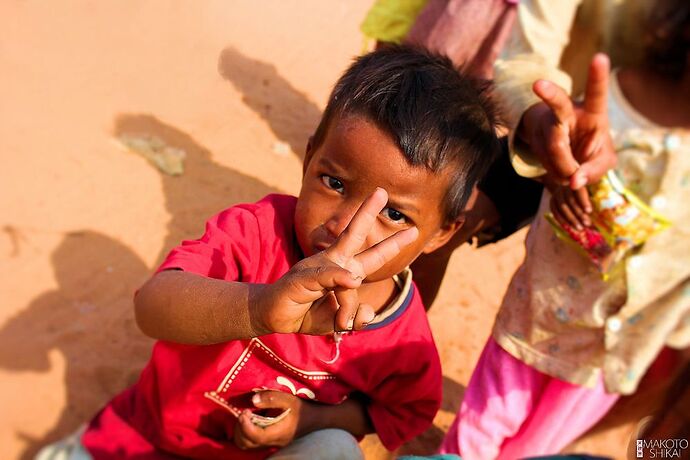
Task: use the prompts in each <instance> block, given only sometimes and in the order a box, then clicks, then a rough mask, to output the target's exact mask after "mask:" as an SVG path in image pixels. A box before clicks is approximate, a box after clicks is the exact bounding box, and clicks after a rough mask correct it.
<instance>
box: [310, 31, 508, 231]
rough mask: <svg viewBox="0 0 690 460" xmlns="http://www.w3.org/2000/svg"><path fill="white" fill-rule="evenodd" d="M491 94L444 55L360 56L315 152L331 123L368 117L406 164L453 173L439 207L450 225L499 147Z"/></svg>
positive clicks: (404, 49)
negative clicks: (390, 139)
mask: <svg viewBox="0 0 690 460" xmlns="http://www.w3.org/2000/svg"><path fill="white" fill-rule="evenodd" d="M489 89H490V83H489V82H487V81H484V80H478V79H476V78H472V77H469V76H467V75H465V74H464V73H463V72H462V70H460V69H456V68H454V67H453V64H452V62H451V61H450V59H448V58H446V57H442V56H437V55H433V54H431V53H429V52H427V51H423V50H421V49H418V48H413V47H409V46H397V45H396V46H389V47H386V48H384V49H381V50H377V51H374V52H371V53H369V54H366V55H364V56H361V57H359V58H357V59H356V60H355V62H354V63H353V64H352V66H350V68H349V69H348V70H347V71H346V72H345V74H344V75H343V76H342V77H341V78H340V80H338V82H337V83H336V85H335V87H334V88H333V92H332V93H331V96H330V98H329V100H328V105H327V106H326V110H325V111H324V114H323V117H322V118H321V122H320V123H319V126H318V128H317V129H316V132H315V133H314V136H313V138H312V148H317V147H318V146H319V145H320V144H321V143H322V142H323V140H324V138H325V137H326V131H327V130H328V128H329V125H330V123H331V121H332V120H333V119H334V118H336V117H342V116H346V115H357V116H362V117H365V118H366V119H368V120H370V121H372V122H373V123H375V124H376V125H377V126H378V127H379V128H380V129H383V130H384V131H387V132H388V133H390V134H391V135H392V136H393V138H394V139H395V140H396V142H397V143H398V145H399V146H400V149H401V150H402V152H403V154H404V156H405V158H407V161H408V162H409V163H410V164H412V165H414V166H425V167H426V168H428V169H429V170H431V171H433V172H440V171H441V170H444V169H445V168H446V167H448V166H450V167H451V169H450V171H452V177H451V178H450V179H451V182H450V186H449V188H448V190H447V192H446V196H445V199H444V203H443V208H442V210H443V212H444V217H445V218H444V224H449V223H451V222H453V221H454V220H455V219H456V218H457V217H458V216H459V215H460V213H461V212H462V211H463V209H464V207H465V204H466V203H467V200H468V199H469V197H470V193H471V192H472V187H474V185H475V184H476V183H477V181H479V180H480V179H481V178H482V177H483V176H484V174H485V173H486V171H487V170H488V168H489V166H490V165H491V163H492V162H493V161H494V160H495V159H496V158H497V157H498V154H499V151H500V148H501V147H500V143H499V140H498V137H497V135H496V133H495V129H496V127H497V123H498V121H497V119H498V117H497V114H496V109H495V106H494V104H493V102H492V101H491V99H490V97H489V94H488V93H489Z"/></svg>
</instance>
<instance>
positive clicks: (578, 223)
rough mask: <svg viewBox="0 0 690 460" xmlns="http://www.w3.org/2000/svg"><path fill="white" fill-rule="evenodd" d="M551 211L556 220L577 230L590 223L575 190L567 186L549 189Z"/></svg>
mask: <svg viewBox="0 0 690 460" xmlns="http://www.w3.org/2000/svg"><path fill="white" fill-rule="evenodd" d="M550 207H551V212H552V213H553V216H554V217H555V218H556V220H557V221H558V222H562V223H566V224H568V225H570V226H572V227H574V228H575V229H577V230H582V229H583V228H584V227H589V226H590V225H592V221H591V219H590V218H589V215H588V214H587V213H586V212H585V210H584V209H583V208H582V206H581V204H580V202H579V201H578V199H577V195H576V192H575V191H573V190H572V189H570V188H568V187H563V186H556V187H554V188H552V189H551V202H550Z"/></svg>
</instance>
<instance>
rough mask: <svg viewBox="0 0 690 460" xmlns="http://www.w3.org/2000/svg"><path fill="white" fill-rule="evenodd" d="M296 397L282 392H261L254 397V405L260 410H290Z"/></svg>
mask: <svg viewBox="0 0 690 460" xmlns="http://www.w3.org/2000/svg"><path fill="white" fill-rule="evenodd" d="M292 398H294V396H292V395H289V394H287V393H283V392H282V391H273V390H268V391H260V392H257V393H255V394H254V396H252V404H254V407H256V408H258V409H288V408H289V407H290V403H291V401H292Z"/></svg>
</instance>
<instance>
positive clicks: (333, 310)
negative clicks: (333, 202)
mask: <svg viewBox="0 0 690 460" xmlns="http://www.w3.org/2000/svg"><path fill="white" fill-rule="evenodd" d="M387 201H388V194H387V193H386V191H385V190H384V189H382V188H377V189H376V191H374V192H373V193H372V194H371V195H369V197H368V198H367V199H366V200H365V201H364V202H363V203H362V205H361V206H360V207H359V209H358V210H357V212H356V213H355V214H354V216H353V217H352V220H351V221H350V223H349V224H348V226H347V228H346V229H345V230H344V231H343V233H342V234H341V235H340V236H339V237H338V239H337V240H336V241H335V243H333V245H332V246H331V247H329V248H328V249H326V250H325V251H322V252H319V253H318V254H314V255H313V256H311V257H308V258H306V259H304V260H301V261H300V262H298V263H297V264H295V265H294V266H293V267H292V268H291V269H290V271H288V272H287V273H286V274H285V275H283V276H282V277H281V278H280V279H279V280H278V281H276V282H275V283H273V284H271V285H268V286H267V287H266V288H265V289H264V290H263V291H262V294H261V296H260V298H259V299H258V300H257V304H256V308H258V310H259V311H258V313H259V317H260V319H261V322H262V323H263V324H264V326H265V329H266V330H267V331H270V332H284V333H287V332H301V333H307V334H328V333H330V332H333V331H334V330H352V329H360V328H361V327H363V326H364V325H365V324H366V323H368V322H369V321H371V320H372V319H373V317H374V311H373V308H372V307H371V306H370V305H361V304H359V301H358V297H357V290H356V289H357V288H358V287H359V286H360V285H361V283H362V281H363V280H364V278H366V277H367V276H368V275H370V274H372V273H374V272H375V271H377V270H378V269H380V268H381V267H382V266H383V265H385V264H386V263H387V262H389V261H390V260H391V259H393V258H394V257H395V256H397V255H398V253H400V250H401V249H402V248H404V247H405V246H407V245H408V244H410V243H411V242H413V241H414V240H415V239H416V238H417V235H418V231H417V228H416V227H411V228H408V229H405V230H402V231H400V232H397V233H395V234H393V235H391V236H389V237H388V238H386V239H384V240H383V241H381V242H379V243H377V244H375V245H374V246H372V247H370V248H367V249H365V250H363V251H361V252H360V250H361V248H362V245H363V244H364V242H365V241H366V239H367V236H368V234H369V232H370V231H371V229H372V227H373V225H374V223H375V222H376V219H377V216H378V214H379V213H380V212H381V210H382V209H383V208H384V207H385V206H386V203H387Z"/></svg>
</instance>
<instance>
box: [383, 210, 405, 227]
mask: <svg viewBox="0 0 690 460" xmlns="http://www.w3.org/2000/svg"><path fill="white" fill-rule="evenodd" d="M381 214H383V216H384V217H385V218H386V219H388V220H391V221H393V222H395V223H396V224H404V223H406V222H407V217H406V216H405V214H403V213H401V212H400V211H398V210H396V209H393V208H383V209H382V210H381Z"/></svg>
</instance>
